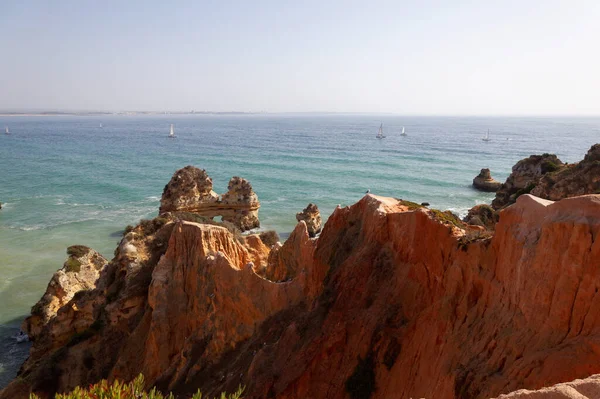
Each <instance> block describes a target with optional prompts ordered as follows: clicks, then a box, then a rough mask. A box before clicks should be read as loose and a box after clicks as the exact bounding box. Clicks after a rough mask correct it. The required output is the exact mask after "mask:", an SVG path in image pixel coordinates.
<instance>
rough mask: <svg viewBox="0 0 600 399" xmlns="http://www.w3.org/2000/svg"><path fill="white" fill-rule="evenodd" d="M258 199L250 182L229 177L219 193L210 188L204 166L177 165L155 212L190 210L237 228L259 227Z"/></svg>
mask: <svg viewBox="0 0 600 399" xmlns="http://www.w3.org/2000/svg"><path fill="white" fill-rule="evenodd" d="M259 208H260V202H259V201H258V197H257V196H256V193H255V192H254V191H253V190H252V186H251V185H250V182H248V180H246V179H242V178H241V177H237V176H235V177H232V178H231V180H230V181H229V186H228V191H227V193H225V194H223V195H222V196H221V197H219V195H217V193H215V192H214V191H213V184H212V179H211V178H210V177H209V176H208V175H207V174H206V171H205V170H204V169H198V168H196V167H194V166H186V167H185V168H182V169H179V170H178V171H177V172H175V174H174V175H173V177H172V178H171V181H169V183H168V184H167V185H166V186H165V188H164V190H163V195H162V198H161V200H160V210H159V213H160V214H163V213H167V212H191V213H195V214H198V215H201V216H206V217H209V218H211V219H212V218H214V217H216V216H221V217H222V220H223V221H227V222H231V223H233V224H234V225H235V226H236V227H237V228H239V229H240V230H241V231H246V230H251V229H253V228H256V227H259V226H260V222H259V220H258V209H259Z"/></svg>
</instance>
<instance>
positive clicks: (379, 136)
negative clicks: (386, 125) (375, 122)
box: [375, 123, 385, 139]
mask: <svg viewBox="0 0 600 399" xmlns="http://www.w3.org/2000/svg"><path fill="white" fill-rule="evenodd" d="M375 137H377V138H378V139H384V138H385V135H384V134H383V123H382V124H381V125H379V131H378V132H377V136H375Z"/></svg>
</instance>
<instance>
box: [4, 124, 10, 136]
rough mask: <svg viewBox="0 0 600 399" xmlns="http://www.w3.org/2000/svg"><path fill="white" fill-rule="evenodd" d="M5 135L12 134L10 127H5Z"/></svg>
mask: <svg viewBox="0 0 600 399" xmlns="http://www.w3.org/2000/svg"><path fill="white" fill-rule="evenodd" d="M4 134H10V131H9V130H8V126H6V127H5V131H4Z"/></svg>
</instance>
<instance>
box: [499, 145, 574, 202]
mask: <svg viewBox="0 0 600 399" xmlns="http://www.w3.org/2000/svg"><path fill="white" fill-rule="evenodd" d="M564 167H565V165H564V164H563V162H562V161H561V160H560V159H558V157H557V156H556V155H554V154H543V155H531V156H530V157H529V158H525V159H522V160H520V161H519V162H517V163H516V165H515V166H513V168H512V173H511V174H510V175H509V176H508V178H507V179H506V182H505V183H504V184H503V185H502V186H501V187H500V189H499V190H498V191H497V192H496V198H494V201H492V207H493V208H494V209H502V208H505V207H507V206H508V205H510V204H513V203H514V202H515V201H516V199H517V198H518V197H519V196H520V195H522V194H528V193H530V192H531V191H532V190H533V189H534V188H535V187H536V185H537V184H538V181H539V180H540V179H541V178H542V176H544V175H545V174H547V173H553V172H557V171H559V170H562V169H563V168H564Z"/></svg>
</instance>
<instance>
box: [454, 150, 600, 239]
mask: <svg viewBox="0 0 600 399" xmlns="http://www.w3.org/2000/svg"><path fill="white" fill-rule="evenodd" d="M480 177H481V179H480ZM488 177H489V178H490V179H491V176H490V174H489V170H488V169H481V173H480V174H479V176H477V177H476V178H475V179H473V185H474V186H475V185H476V183H475V181H476V180H478V181H479V182H485V181H486V180H487V179H488ZM492 180H493V179H492ZM598 193H600V144H595V145H593V146H592V147H591V148H590V149H589V151H588V152H587V154H586V155H585V157H584V159H583V160H582V161H581V162H578V163H574V164H565V163H563V162H562V161H561V160H560V159H558V157H557V156H556V155H554V154H543V155H531V156H530V157H528V158H525V159H522V160H520V161H519V162H517V163H516V164H515V165H514V166H513V168H512V173H511V174H510V175H509V176H508V178H507V179H506V182H505V183H504V184H502V185H501V186H500V188H499V189H498V190H497V191H496V197H495V198H494V200H493V201H492V204H491V207H492V208H493V209H494V210H500V209H503V208H506V207H507V206H509V205H511V204H514V203H515V201H516V199H517V198H518V197H519V196H520V195H523V194H532V195H535V196H536V197H540V198H543V199H549V200H552V201H558V200H561V199H563V198H569V197H575V196H580V195H586V194H598ZM497 218H498V216H497V214H496V213H495V212H491V210H490V209H489V208H488V207H487V206H484V205H476V206H475V207H473V208H472V209H471V210H469V213H468V215H467V216H466V217H465V219H464V221H465V222H467V223H470V224H474V225H479V226H485V227H486V228H489V229H493V225H494V223H495V221H497ZM490 221H491V222H492V223H489V222H490Z"/></svg>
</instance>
